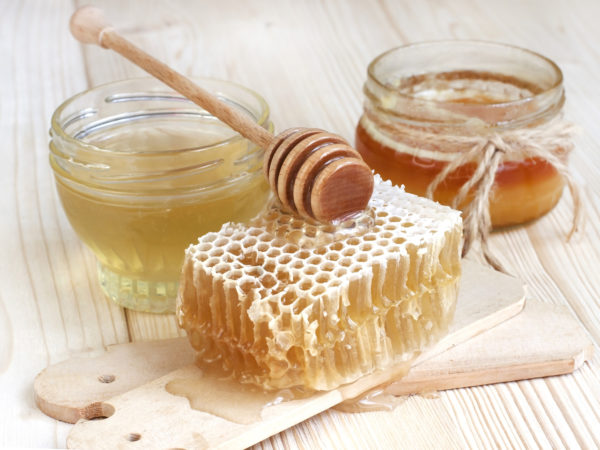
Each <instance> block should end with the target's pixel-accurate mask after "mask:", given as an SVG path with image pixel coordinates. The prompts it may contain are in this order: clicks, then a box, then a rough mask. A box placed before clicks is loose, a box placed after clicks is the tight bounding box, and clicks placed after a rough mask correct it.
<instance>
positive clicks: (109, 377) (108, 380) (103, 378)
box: [98, 374, 117, 383]
mask: <svg viewBox="0 0 600 450" xmlns="http://www.w3.org/2000/svg"><path fill="white" fill-rule="evenodd" d="M116 378H117V377H115V376H114V375H110V374H104V375H99V376H98V381H99V382H100V383H112V382H113V381H115V380H116Z"/></svg>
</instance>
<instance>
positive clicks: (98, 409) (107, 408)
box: [82, 402, 115, 420]
mask: <svg viewBox="0 0 600 450" xmlns="http://www.w3.org/2000/svg"><path fill="white" fill-rule="evenodd" d="M114 413H115V407H114V406H113V405H111V404H109V403H102V402H95V403H92V404H90V405H88V406H86V407H85V408H84V410H83V414H82V417H83V418H84V419H87V420H102V419H108V418H109V417H110V416H112V415H113V414H114Z"/></svg>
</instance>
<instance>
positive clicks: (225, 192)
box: [50, 80, 270, 312]
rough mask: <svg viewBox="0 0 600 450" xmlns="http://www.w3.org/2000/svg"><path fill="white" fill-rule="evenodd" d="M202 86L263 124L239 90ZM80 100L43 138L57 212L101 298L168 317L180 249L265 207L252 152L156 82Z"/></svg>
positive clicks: (256, 153) (115, 87)
mask: <svg viewBox="0 0 600 450" xmlns="http://www.w3.org/2000/svg"><path fill="white" fill-rule="evenodd" d="M211 83H217V82H215V81H211ZM209 87H211V85H210V84H209ZM212 87H213V89H214V88H215V87H216V88H219V90H225V92H226V93H227V92H228V93H229V95H231V98H230V101H232V102H236V101H237V104H239V103H241V104H242V107H243V108H244V109H245V110H247V111H251V112H253V109H252V108H253V107H254V108H255V110H254V111H256V112H255V114H256V115H257V120H259V121H262V123H264V125H265V126H267V127H269V126H270V124H269V122H268V114H266V115H265V114H264V111H263V110H262V109H261V108H262V106H263V102H262V101H257V102H256V104H253V103H252V102H251V100H252V99H253V98H255V97H254V96H253V95H252V94H251V93H249V91H246V90H244V89H243V88H241V87H236V86H235V85H230V84H228V83H222V85H217V86H212ZM227 89H229V91H227ZM94 91H96V92H94ZM89 92H90V93H91V94H90V93H87V94H83V97H84V99H83V100H88V101H91V102H92V105H93V106H94V107H93V108H88V109H87V111H86V109H85V108H84V109H83V112H82V110H81V109H80V105H78V104H77V103H78V101H81V102H82V103H86V102H84V101H83V100H82V99H81V98H78V97H75V98H74V100H72V101H71V102H69V101H68V102H67V103H66V104H65V105H66V106H65V105H63V107H61V108H59V110H58V111H57V113H56V114H55V120H54V122H53V129H52V130H51V132H52V135H53V136H52V138H53V139H52V142H51V144H50V148H51V156H50V162H51V165H52V168H53V169H54V173H55V178H56V186H57V191H58V194H59V197H60V200H61V202H62V205H63V208H64V211H65V213H66V215H67V217H68V219H69V221H70V223H71V225H72V226H73V228H74V230H75V231H76V233H77V234H78V235H79V237H80V238H81V239H82V240H83V241H84V242H85V243H86V244H87V245H88V247H89V248H90V249H91V250H92V251H93V252H94V254H95V255H96V257H97V259H98V263H99V264H98V267H99V280H100V284H101V287H102V289H103V291H104V292H105V293H106V295H107V296H108V297H109V298H111V299H112V300H114V301H116V302H117V303H119V304H120V305H123V306H126V307H129V308H133V309H138V310H144V311H152V312H167V311H173V310H174V304H175V297H176V294H177V288H178V279H179V276H180V272H181V265H182V262H183V257H184V250H185V248H186V247H187V246H189V245H190V244H192V243H194V242H195V241H196V240H197V238H198V236H202V235H203V234H205V233H207V232H209V231H215V230H218V229H219V228H220V227H221V225H222V224H223V223H225V222H229V221H235V222H237V221H246V220H248V219H250V218H252V217H253V216H255V215H256V214H257V213H258V212H259V211H260V210H261V209H262V208H263V207H264V206H265V204H266V203H267V200H268V197H269V195H270V190H269V187H268V184H267V183H266V181H265V180H264V177H263V175H262V172H261V168H262V150H261V149H258V148H256V147H255V146H254V145H253V144H251V143H250V142H248V141H247V140H246V139H243V138H242V137H241V136H239V135H237V134H236V133H235V132H233V131H232V130H231V129H230V128H228V127H227V126H225V125H223V124H222V123H221V122H219V121H217V120H216V119H215V118H214V117H212V116H211V115H209V114H207V113H205V112H204V111H202V110H200V109H199V108H196V107H195V106H193V105H191V104H189V103H187V102H186V101H185V100H184V99H182V98H181V97H178V96H176V95H175V94H173V93H171V92H168V91H166V88H163V87H162V86H160V85H159V83H158V82H155V81H152V80H135V81H128V82H120V83H114V84H112V85H107V86H103V87H100V88H97V89H96V90H92V91H89ZM244 94H247V97H244ZM86 95H89V96H90V97H91V98H90V99H86V98H85V97H86ZM221 95H226V94H221ZM98 98H100V99H101V101H100V102H99V104H94V102H93V100H94V99H98ZM96 101H97V100H96ZM244 101H246V102H247V103H244ZM248 102H249V103H248ZM73 103H75V105H73ZM69 107H72V108H71V110H69ZM67 112H69V114H67Z"/></svg>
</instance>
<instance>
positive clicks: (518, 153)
mask: <svg viewBox="0 0 600 450" xmlns="http://www.w3.org/2000/svg"><path fill="white" fill-rule="evenodd" d="M369 116H370V117H369V118H370V119H371V120H373V119H375V121H376V122H378V125H379V126H380V127H382V128H383V130H384V131H387V132H388V133H390V132H392V135H395V136H397V137H399V139H401V140H403V141H409V142H413V143H421V144H428V145H433V146H435V148H436V149H437V151H440V152H443V153H453V154H454V155H455V156H454V157H453V158H452V160H451V161H449V162H448V164H446V165H445V167H444V168H443V169H442V170H441V171H440V173H439V174H438V175H437V176H436V177H435V178H434V179H433V180H432V181H431V183H430V184H429V186H428V188H427V191H426V195H427V197H429V198H433V195H434V192H435V191H436V189H437V188H438V187H439V186H440V184H441V183H443V182H444V180H446V178H448V176H449V175H450V174H451V173H453V172H454V171H455V170H457V169H458V168H459V167H461V166H463V165H465V164H468V163H475V170H474V171H473V174H472V175H471V177H470V178H469V179H468V180H467V181H466V182H465V183H464V184H463V185H462V186H461V188H460V189H459V191H458V193H457V194H456V196H455V197H454V199H453V202H452V207H453V208H459V207H460V206H461V205H463V204H464V202H465V201H466V200H467V197H468V196H471V200H470V202H469V203H468V204H466V205H465V206H464V207H463V213H464V218H463V256H465V255H466V254H467V253H468V252H469V250H470V249H471V247H472V244H473V243H474V242H475V241H479V244H480V248H481V251H482V253H483V256H484V258H485V260H486V261H487V262H488V264H490V265H491V266H492V267H494V268H495V269H496V270H499V271H502V272H506V270H505V269H504V267H503V266H502V264H501V263H500V261H499V260H498V258H497V257H496V256H495V255H494V254H493V252H492V251H491V249H490V247H489V244H488V238H489V234H490V232H491V230H492V221H491V217H490V197H491V196H492V195H493V186H494V181H495V178H496V173H497V171H498V168H499V167H500V164H501V163H502V162H503V161H505V160H519V159H521V160H522V159H530V158H538V159H541V160H543V161H546V162H548V163H549V164H551V165H552V166H553V167H554V168H555V169H556V171H557V172H558V173H559V174H560V175H561V176H562V177H563V179H564V180H565V183H566V184H567V187H568V188H569V191H570V193H571V197H572V199H573V221H572V224H571V229H570V231H569V232H568V234H567V241H568V240H570V239H571V237H572V236H573V234H574V233H575V232H576V231H577V229H579V228H580V226H581V223H582V217H583V216H582V211H583V208H582V199H581V194H580V192H579V188H578V187H577V184H576V183H575V180H574V179H573V176H572V175H571V173H570V172H569V169H568V167H567V165H566V164H565V162H564V161H565V160H566V157H567V156H568V154H569V153H570V152H571V151H572V149H573V143H572V138H573V135H574V134H575V133H576V131H577V127H576V126H575V125H573V124H572V123H569V122H566V121H563V120H560V119H555V120H552V121H551V122H549V123H547V124H545V125H543V126H538V127H536V128H522V129H513V130H507V131H503V132H496V133H493V134H491V135H488V136H471V135H452V134H443V133H440V134H435V133H431V132H427V131H425V130H423V129H418V128H414V127H409V126H402V125H400V124H397V123H394V124H391V123H389V122H383V123H382V122H380V121H379V120H377V119H376V118H375V117H373V115H369ZM457 144H458V145H457Z"/></svg>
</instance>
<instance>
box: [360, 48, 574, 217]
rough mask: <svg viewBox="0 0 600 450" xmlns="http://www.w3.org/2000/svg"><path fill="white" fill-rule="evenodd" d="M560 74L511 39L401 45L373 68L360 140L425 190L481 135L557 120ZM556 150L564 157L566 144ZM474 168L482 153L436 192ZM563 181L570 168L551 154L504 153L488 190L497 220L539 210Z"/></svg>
mask: <svg viewBox="0 0 600 450" xmlns="http://www.w3.org/2000/svg"><path fill="white" fill-rule="evenodd" d="M562 81H563V78H562V73H561V71H560V69H559V67H558V66H557V65H556V64H555V63H554V62H552V61H551V60H549V59H547V58H545V57H543V56H541V55H539V54H537V53H534V52H531V51H529V50H525V49H522V48H518V47H513V46H509V45H503V44H496V43H489V42H477V41H446V42H431V43H422V44H414V45H408V46H404V47H399V48H395V49H392V50H390V51H388V52H386V53H383V54H382V55H380V56H378V57H377V58H375V60H373V62H371V64H370V65H369V67H368V78H367V81H366V83H365V86H364V93H365V97H366V98H365V104H364V113H363V115H362V117H361V119H360V122H359V124H358V126H357V129H356V148H357V149H358V151H359V152H360V153H361V155H362V156H363V158H364V159H365V161H366V162H367V164H369V165H370V166H371V167H372V168H373V169H374V170H375V172H378V173H379V174H381V176H382V177H383V178H385V179H389V180H391V181H392V182H393V183H395V184H398V185H402V184H403V185H404V186H405V187H406V190H407V191H409V192H412V193H415V194H417V195H425V194H426V192H427V188H428V186H429V185H430V183H432V181H433V180H434V179H436V177H437V176H438V174H440V172H441V171H442V170H443V169H444V167H446V165H448V164H449V163H450V162H452V161H453V160H454V158H457V157H459V156H460V155H461V154H462V153H465V151H467V150H468V148H467V147H470V146H473V145H474V142H477V139H478V138H481V137H483V138H485V137H486V136H490V139H492V136H500V137H502V136H503V135H506V134H510V135H511V136H513V137H514V136H521V135H523V136H525V137H526V138H527V139H534V138H535V136H534V135H533V134H531V133H529V134H528V131H531V130H542V129H545V128H544V127H548V125H549V124H551V123H553V121H556V120H560V116H561V111H562V107H563V104H564V101H565V95H564V89H563V84H562ZM519 133H521V134H519ZM532 136H533V137H532ZM513 140H514V139H513ZM546 141H548V139H546ZM530 144H531V143H530ZM527 145H529V144H527ZM531 145H537V144H536V142H533V143H532V144H531ZM549 150H552V151H553V153H554V154H556V155H558V156H559V157H560V158H561V161H563V162H564V159H565V158H566V153H567V152H566V151H565V152H564V154H563V152H561V149H560V148H554V149H549ZM476 168H477V163H476V161H468V162H465V163H464V164H461V165H460V166H458V167H457V168H456V169H455V170H453V171H451V173H449V174H448V176H447V177H445V178H444V180H443V182H441V183H440V184H439V185H438V187H437V189H436V190H435V192H434V198H435V199H436V200H438V201H440V202H441V203H445V204H451V202H452V200H453V199H454V197H455V196H456V194H457V192H458V191H459V189H460V187H461V186H463V184H465V183H466V182H467V180H469V179H470V178H471V177H472V176H473V174H474V172H475V170H476ZM563 187H564V179H563V177H562V176H561V174H560V173H559V172H558V171H557V169H556V168H555V167H554V166H553V165H552V164H550V163H549V162H547V160H545V159H543V158H540V157H532V156H531V155H528V154H527V153H526V152H519V151H515V152H510V153H507V154H504V155H503V156H502V159H501V162H500V164H499V166H498V168H497V170H496V172H495V179H494V185H493V189H492V191H491V195H490V197H489V210H490V215H491V220H492V224H493V225H494V226H496V227H497V226H504V225H514V224H519V223H523V222H526V221H529V220H532V219H535V218H537V217H539V216H541V215H542V214H544V213H546V212H547V211H549V210H550V209H551V208H552V207H553V206H554V205H555V204H556V203H557V202H558V200H559V198H560V196H561V193H562V191H563ZM470 198H471V197H469V196H467V200H466V201H465V202H464V203H463V204H461V205H460V206H461V207H463V206H465V204H468V201H469V200H470Z"/></svg>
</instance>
